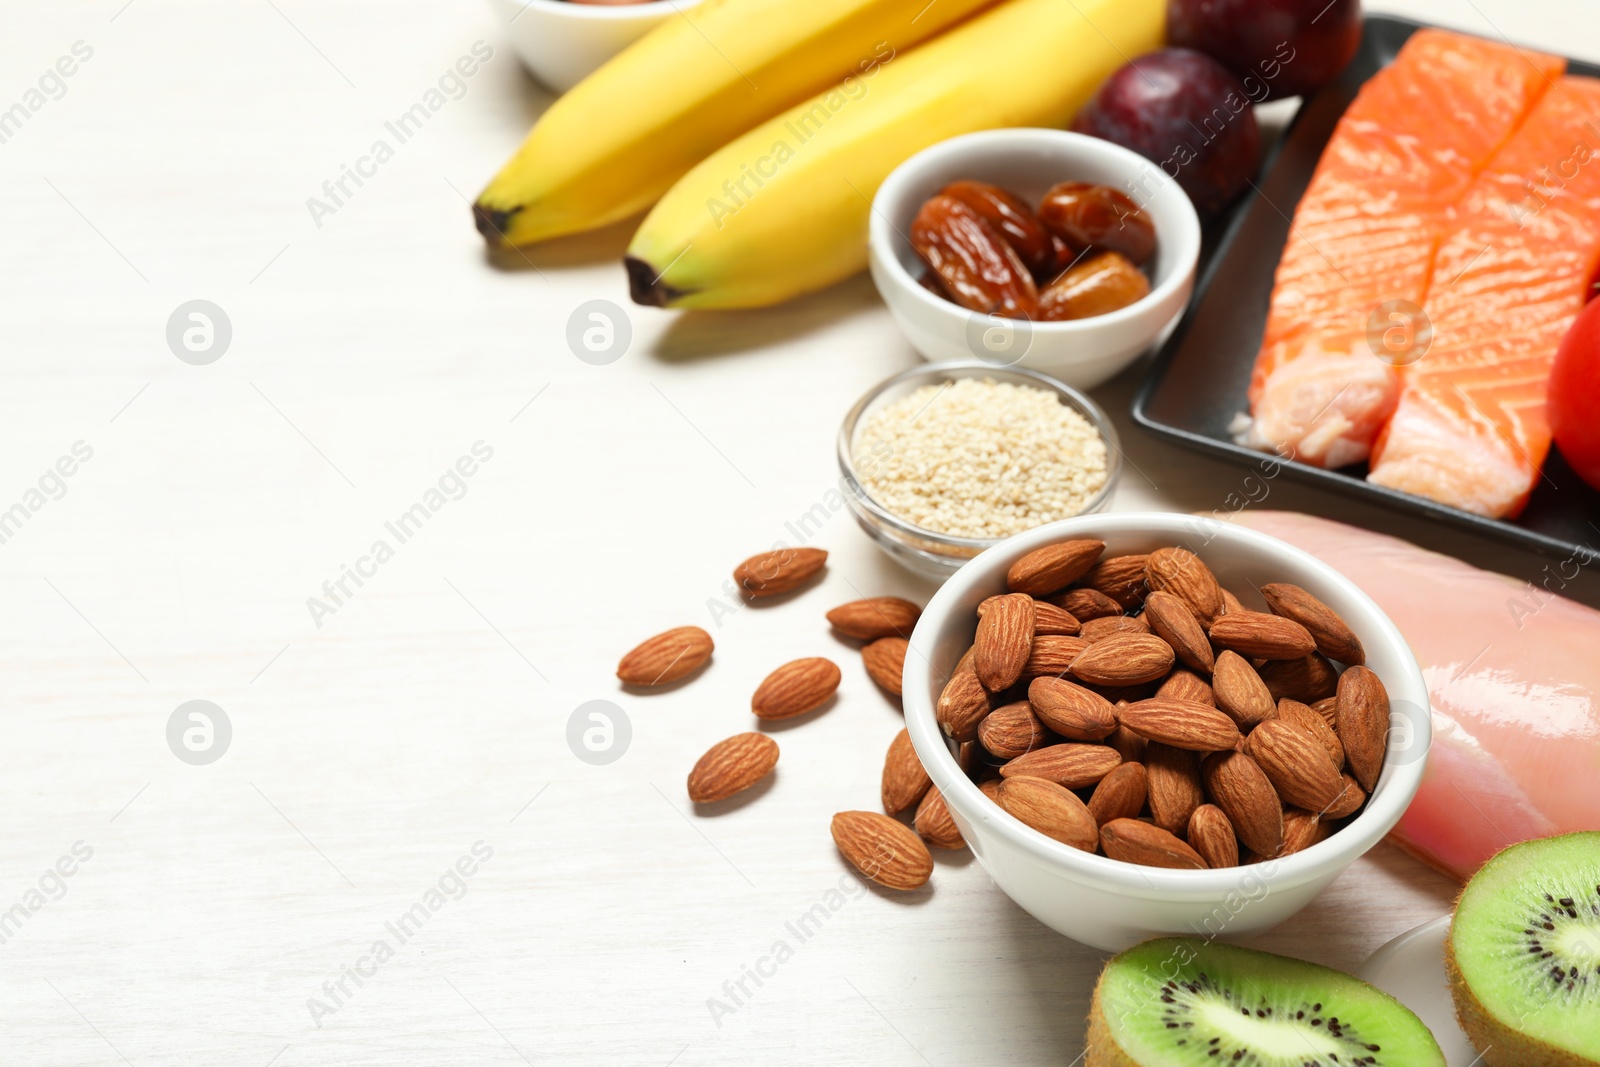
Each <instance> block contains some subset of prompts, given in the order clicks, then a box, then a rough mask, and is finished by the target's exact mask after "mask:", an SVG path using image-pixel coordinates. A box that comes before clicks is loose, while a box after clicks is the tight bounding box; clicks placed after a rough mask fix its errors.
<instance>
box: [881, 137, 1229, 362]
mask: <svg viewBox="0 0 1600 1067" xmlns="http://www.w3.org/2000/svg"><path fill="white" fill-rule="evenodd" d="M962 178H967V179H972V180H975V181H984V182H991V183H993V184H995V185H998V186H1001V187H1002V188H1005V189H1009V190H1011V191H1012V192H1014V193H1016V194H1017V195H1018V196H1021V197H1022V198H1023V199H1025V200H1027V201H1028V202H1029V203H1030V204H1034V205H1037V204H1038V203H1039V201H1040V199H1041V198H1043V196H1044V193H1045V191H1046V190H1047V189H1049V188H1050V187H1051V186H1052V185H1055V184H1056V183H1057V182H1065V181H1087V182H1095V183H1097V184H1100V185H1110V186H1113V187H1115V188H1117V189H1120V190H1122V191H1123V192H1126V193H1127V194H1128V195H1129V196H1131V197H1133V199H1134V200H1135V201H1137V202H1138V204H1139V205H1140V207H1142V208H1143V209H1144V210H1145V211H1146V213H1148V214H1149V216H1150V221H1151V223H1152V224H1153V225H1154V226H1155V231H1156V253H1155V258H1154V260H1153V261H1152V269H1151V275H1152V277H1151V288H1150V294H1149V295H1148V296H1146V297H1145V298H1144V299H1143V300H1140V301H1138V302H1137V303H1135V304H1132V305H1130V306H1128V307H1125V308H1121V309H1120V310H1117V311H1113V312H1111V313H1109V314H1106V315H1097V316H1095V317H1093V318H1088V319H1077V320H1074V321H1071V322H1028V321H1026V320H1012V319H1002V318H997V317H994V316H990V315H985V314H981V313H979V312H973V311H968V310H967V309H966V308H963V307H962V306H961V305H959V304H955V303H952V302H951V301H949V300H945V299H944V298H943V297H940V296H937V295H935V294H934V293H931V292H929V291H928V290H927V289H925V288H923V286H922V285H921V283H920V282H918V280H917V277H918V274H920V272H921V269H922V267H921V260H920V259H919V258H918V256H917V254H916V252H915V251H914V250H913V249H912V247H911V242H910V238H909V237H907V236H906V235H907V234H909V233H910V231H911V220H912V219H913V218H915V217H916V214H917V210H918V209H919V208H920V207H921V206H922V204H923V201H925V200H927V199H928V198H929V197H930V196H933V195H934V194H935V193H937V192H938V191H939V190H940V189H942V188H944V187H945V186H946V185H947V184H949V183H950V182H953V181H957V180H959V179H962ZM868 253H869V257H870V262H871V266H872V280H873V282H874V283H875V284H876V285H877V287H878V292H879V293H880V294H882V296H883V299H884V303H886V304H888V305H889V311H890V312H891V313H892V314H893V315H894V317H895V321H896V322H898V323H899V324H900V329H901V330H903V331H904V332H905V334H906V336H907V337H908V338H909V339H910V341H911V344H912V347H914V348H915V349H916V350H917V351H918V352H920V353H922V355H923V357H924V358H926V359H929V360H932V361H934V362H943V361H946V360H956V359H972V358H973V357H977V358H978V359H982V360H985V361H986V362H989V363H994V364H997V365H1000V366H1011V365H1020V366H1023V367H1031V368H1032V369H1034V370H1038V371H1043V372H1044V373H1046V374H1049V375H1051V376H1052V377H1055V378H1059V379H1060V380H1061V381H1063V382H1066V383H1067V384H1068V385H1071V386H1075V387H1077V388H1079V389H1089V388H1092V387H1094V386H1096V385H1099V384H1100V383H1101V382H1103V381H1105V380H1106V379H1107V378H1110V377H1111V376H1112V375H1114V374H1116V373H1117V372H1118V371H1120V370H1122V369H1123V368H1124V367H1126V366H1127V365H1128V364H1130V363H1132V362H1133V361H1134V360H1136V359H1138V358H1139V356H1140V355H1142V354H1143V353H1144V352H1145V351H1146V350H1148V349H1149V348H1150V346H1151V345H1152V344H1154V343H1155V342H1156V340H1157V339H1158V338H1160V337H1161V336H1162V334H1163V333H1164V332H1165V331H1167V330H1168V329H1169V328H1170V327H1171V326H1173V325H1174V324H1175V323H1176V322H1177V319H1178V317H1179V316H1180V315H1181V314H1182V313H1183V309H1184V308H1185V307H1186V306H1187V305H1188V303H1189V295H1190V293H1191V292H1193V290H1194V273H1195V262H1196V260H1197V259H1198V258H1199V255H1200V219H1199V217H1198V216H1197V215H1196V214H1195V211H1194V205H1193V204H1192V203H1191V202H1190V201H1189V197H1188V196H1187V195H1186V194H1185V193H1184V191H1183V189H1182V188H1180V187H1179V186H1178V183H1177V182H1175V181H1173V180H1172V179H1171V178H1169V177H1167V175H1166V173H1165V172H1164V171H1163V170H1162V169H1161V168H1160V167H1159V166H1157V165H1156V164H1154V163H1151V162H1150V161H1149V160H1147V159H1145V158H1144V157H1143V156H1141V155H1138V154H1137V153H1134V152H1130V151H1128V150H1127V149H1126V148H1123V147H1121V146H1120V145H1114V144H1112V143H1111V142H1109V141H1102V140H1100V139H1099V138H1098V137H1087V136H1084V135H1083V134H1077V133H1068V132H1066V131H1064V130H1044V129H1008V130H985V131H983V132H981V133H969V134H963V135H962V136H960V137H953V138H951V139H950V140H948V141H941V142H940V143H939V144H936V145H933V146H932V147H930V148H925V149H923V150H922V151H921V152H918V153H917V154H916V155H914V156H912V157H911V158H910V159H908V160H906V161H905V162H904V163H902V164H900V166H898V167H896V168H895V169H894V170H893V171H892V172H891V173H890V174H889V176H888V177H887V178H885V179H884V181H883V184H882V185H880V186H879V187H878V195H877V196H876V197H874V198H873V201H872V218H871V222H870V223H869V227H868Z"/></svg>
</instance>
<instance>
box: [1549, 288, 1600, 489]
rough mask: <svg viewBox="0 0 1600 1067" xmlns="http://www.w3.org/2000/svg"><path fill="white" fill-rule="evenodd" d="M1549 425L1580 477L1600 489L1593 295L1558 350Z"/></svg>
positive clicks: (1599, 361)
mask: <svg viewBox="0 0 1600 1067" xmlns="http://www.w3.org/2000/svg"><path fill="white" fill-rule="evenodd" d="M1550 429H1551V431H1552V432H1553V433H1554V434H1555V439H1556V444H1557V446H1559V447H1560V449H1561V454H1562V455H1563V456H1565V457H1566V459H1567V462H1568V463H1569V464H1571V466H1572V469H1573V470H1575V471H1577V472H1578V477H1580V478H1582V479H1583V480H1584V481H1586V482H1588V483H1589V484H1590V485H1592V486H1594V487H1595V488H1596V489H1600V300H1591V301H1589V306H1588V307H1586V308H1584V309H1583V311H1582V312H1581V313H1580V314H1579V315H1578V319H1577V321H1576V322H1574V323H1573V324H1572V329H1570V330H1568V331H1567V336H1566V337H1565V338H1564V339H1563V340H1562V342H1561V347H1560V348H1559V349H1558V350H1557V351H1556V365H1555V369H1554V370H1553V371H1552V372H1551V374H1550Z"/></svg>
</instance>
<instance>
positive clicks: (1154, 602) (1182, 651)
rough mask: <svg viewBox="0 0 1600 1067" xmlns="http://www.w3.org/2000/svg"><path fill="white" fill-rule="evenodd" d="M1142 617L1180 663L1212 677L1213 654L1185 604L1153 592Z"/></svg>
mask: <svg viewBox="0 0 1600 1067" xmlns="http://www.w3.org/2000/svg"><path fill="white" fill-rule="evenodd" d="M1142 617H1143V618H1144V619H1145V621H1146V622H1148V623H1149V625H1150V630H1151V632H1152V633H1154V634H1155V635H1156V636H1157V637H1159V638H1161V640H1163V641H1165V642H1166V643H1167V644H1169V645H1171V646H1172V651H1173V652H1175V653H1177V656H1178V661H1179V662H1180V663H1182V664H1183V665H1184V666H1186V667H1190V668H1193V669H1194V670H1197V671H1199V672H1200V673H1202V674H1210V673H1211V668H1212V666H1213V665H1214V664H1215V662H1216V654H1215V653H1214V652H1212V651H1211V642H1210V641H1208V640H1207V639H1206V632H1205V631H1204V630H1202V629H1201V628H1200V623H1199V622H1197V621H1196V620H1195V617H1194V612H1193V610H1191V609H1190V607H1189V604H1188V602H1187V601H1184V600H1181V599H1179V598H1178V597H1177V596H1175V595H1173V594H1172V593H1168V592H1165V591H1164V590H1159V589H1158V590H1154V591H1152V592H1151V594H1150V595H1149V596H1147V597H1145V600H1144V615H1143V616H1142Z"/></svg>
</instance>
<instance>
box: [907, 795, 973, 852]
mask: <svg viewBox="0 0 1600 1067" xmlns="http://www.w3.org/2000/svg"><path fill="white" fill-rule="evenodd" d="M911 825H912V826H914V827H916V830H917V833H919V834H921V835H922V839H923V840H924V841H926V842H927V843H928V844H930V845H932V846H933V847H934V848H965V847H966V845H967V842H966V840H965V839H964V838H963V837H962V836H961V829H960V828H959V827H958V826H956V821H955V819H954V818H953V817H952V816H951V815H950V805H949V804H947V803H945V799H944V794H943V793H941V792H939V787H938V786H929V787H928V791H927V792H926V793H924V794H923V795H922V803H920V804H918V805H917V815H916V818H914V819H912V820H911Z"/></svg>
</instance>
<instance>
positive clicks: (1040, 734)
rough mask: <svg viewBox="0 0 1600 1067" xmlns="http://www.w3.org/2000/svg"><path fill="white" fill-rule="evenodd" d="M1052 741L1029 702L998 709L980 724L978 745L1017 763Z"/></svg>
mask: <svg viewBox="0 0 1600 1067" xmlns="http://www.w3.org/2000/svg"><path fill="white" fill-rule="evenodd" d="M1050 740H1051V738H1050V731H1048V730H1046V729H1045V727H1044V723H1042V722H1040V721H1039V717H1038V716H1037V715H1035V714H1034V713H1033V709H1032V708H1031V707H1029V706H1028V702H1027V701H1026V700H1019V701H1017V702H1016V703H1014V704H1006V705H1005V706H1003V707H998V708H995V709H994V710H993V711H991V712H990V713H989V714H988V715H986V716H984V719H983V721H982V722H981V723H979V724H978V743H979V744H981V745H982V746H983V747H984V748H985V749H986V750H987V751H988V752H989V753H990V755H993V756H996V757H998V758H1000V759H1003V760H1012V759H1016V758H1017V757H1018V756H1021V755H1025V754H1027V753H1029V752H1032V751H1033V750H1034V749H1036V748H1043V747H1044V746H1045V745H1047V744H1049V743H1050Z"/></svg>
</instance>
